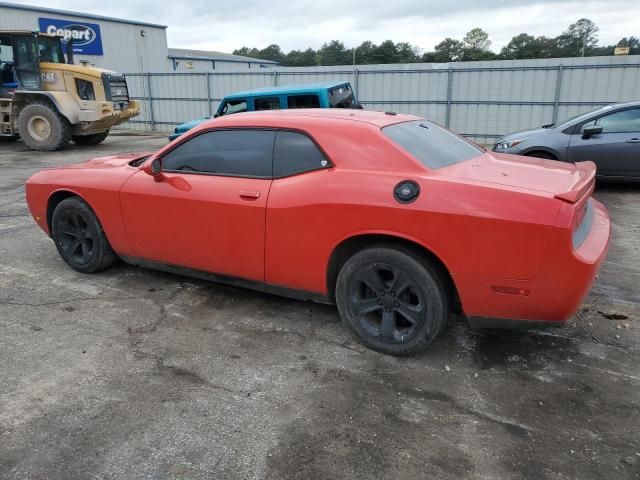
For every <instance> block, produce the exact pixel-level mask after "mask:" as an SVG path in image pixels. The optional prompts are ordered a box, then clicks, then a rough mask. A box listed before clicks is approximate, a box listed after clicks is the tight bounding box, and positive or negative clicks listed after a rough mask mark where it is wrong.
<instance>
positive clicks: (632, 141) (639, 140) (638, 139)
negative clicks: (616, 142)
mask: <svg viewBox="0 0 640 480" xmlns="http://www.w3.org/2000/svg"><path fill="white" fill-rule="evenodd" d="M627 143H640V138H630V139H629V140H627Z"/></svg>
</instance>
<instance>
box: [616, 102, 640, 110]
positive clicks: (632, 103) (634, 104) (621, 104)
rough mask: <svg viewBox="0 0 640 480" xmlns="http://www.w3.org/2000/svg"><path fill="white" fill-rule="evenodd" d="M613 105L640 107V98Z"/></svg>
mask: <svg viewBox="0 0 640 480" xmlns="http://www.w3.org/2000/svg"><path fill="white" fill-rule="evenodd" d="M611 107H612V108H625V107H640V100H634V101H633V102H620V103H612V104H611Z"/></svg>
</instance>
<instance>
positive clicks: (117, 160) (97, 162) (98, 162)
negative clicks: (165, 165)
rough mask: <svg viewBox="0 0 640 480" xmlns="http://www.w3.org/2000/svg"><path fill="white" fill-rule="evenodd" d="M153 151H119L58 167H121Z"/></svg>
mask: <svg viewBox="0 0 640 480" xmlns="http://www.w3.org/2000/svg"><path fill="white" fill-rule="evenodd" d="M152 153H154V152H132V153H120V154H118V155H110V156H108V157H98V158H93V159H91V160H87V161H86V162H82V163H76V164H73V165H66V166H64V167H60V168H113V167H122V166H123V165H126V164H128V163H129V162H132V161H133V160H138V159H140V158H142V157H148V156H149V155H151V154H152Z"/></svg>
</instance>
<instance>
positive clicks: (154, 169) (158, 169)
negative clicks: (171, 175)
mask: <svg viewBox="0 0 640 480" xmlns="http://www.w3.org/2000/svg"><path fill="white" fill-rule="evenodd" d="M144 171H145V173H147V174H148V175H151V176H152V177H153V179H154V180H155V181H156V182H161V181H162V180H163V179H164V175H163V174H162V159H161V158H159V157H156V158H154V159H153V160H151V162H149V163H147V164H146V165H145V166H144Z"/></svg>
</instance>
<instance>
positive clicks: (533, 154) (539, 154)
mask: <svg viewBox="0 0 640 480" xmlns="http://www.w3.org/2000/svg"><path fill="white" fill-rule="evenodd" d="M525 157H535V158H544V159H546V160H557V158H556V157H554V156H553V155H552V154H550V153H547V152H542V151H537V152H529V153H527V154H525Z"/></svg>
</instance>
